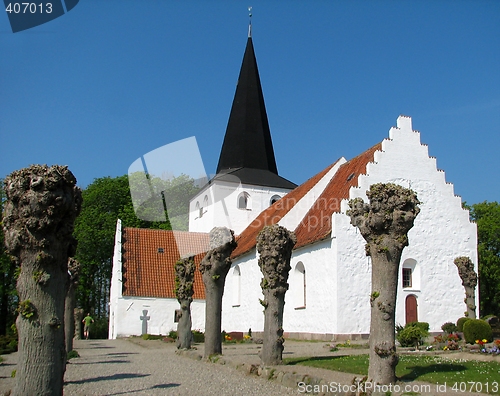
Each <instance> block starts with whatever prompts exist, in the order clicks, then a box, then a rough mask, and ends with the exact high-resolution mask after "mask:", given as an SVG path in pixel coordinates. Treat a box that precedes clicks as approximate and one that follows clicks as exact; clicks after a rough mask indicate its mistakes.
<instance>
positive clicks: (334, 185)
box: [295, 143, 382, 249]
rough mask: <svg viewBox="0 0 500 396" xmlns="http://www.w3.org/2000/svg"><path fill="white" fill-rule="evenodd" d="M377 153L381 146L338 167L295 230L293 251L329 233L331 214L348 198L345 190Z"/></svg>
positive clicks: (354, 181) (364, 171)
mask: <svg viewBox="0 0 500 396" xmlns="http://www.w3.org/2000/svg"><path fill="white" fill-rule="evenodd" d="M377 150H379V151H380V150H382V144H381V143H378V144H376V145H375V146H373V147H371V148H370V149H368V150H366V151H365V152H364V153H362V154H360V155H358V156H357V157H355V158H353V159H351V160H350V161H348V162H346V163H345V164H343V165H342V166H340V168H339V169H338V171H337V172H336V173H335V175H334V176H333V178H332V180H330V183H328V185H327V186H326V188H325V189H324V190H323V192H322V194H321V195H320V196H319V197H318V199H317V200H316V202H315V203H314V205H313V206H312V207H311V208H310V209H309V212H308V213H307V214H306V215H305V216H304V218H303V219H302V221H301V223H300V224H299V225H298V226H297V228H296V229H295V235H296V236H297V243H296V244H295V249H297V248H299V247H301V246H305V245H308V244H310V243H313V242H316V241H319V240H322V239H324V238H326V237H327V236H328V235H329V234H330V233H331V231H332V224H331V221H332V215H333V213H335V212H337V213H338V212H340V203H341V201H342V200H343V199H347V198H349V190H350V189H351V187H353V186H357V185H358V176H359V175H361V174H365V173H366V165H367V164H368V163H369V162H373V155H374V153H375V151H377Z"/></svg>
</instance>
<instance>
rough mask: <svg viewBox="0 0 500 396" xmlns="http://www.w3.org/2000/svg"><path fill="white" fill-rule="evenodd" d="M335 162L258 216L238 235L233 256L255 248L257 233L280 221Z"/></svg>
mask: <svg viewBox="0 0 500 396" xmlns="http://www.w3.org/2000/svg"><path fill="white" fill-rule="evenodd" d="M335 164H336V162H335V163H334V164H332V165H330V166H328V167H327V168H326V169H324V170H322V171H321V172H319V173H318V174H317V175H315V176H313V177H311V178H310V179H309V180H307V181H306V182H304V183H302V184H301V185H300V186H298V187H297V188H295V189H294V190H292V191H290V192H289V193H288V194H287V195H285V196H284V197H283V198H281V199H280V200H279V201H277V202H275V203H274V204H273V205H271V206H270V207H269V208H267V209H266V210H264V211H263V212H262V213H261V214H260V215H259V216H257V217H256V218H255V220H254V221H252V222H251V223H250V225H249V226H248V227H247V228H245V230H244V231H243V232H242V233H241V234H240V235H239V236H238V238H237V242H238V246H237V247H236V249H235V250H234V251H233V254H232V256H231V257H232V258H236V257H238V256H241V255H242V254H245V253H247V252H248V251H250V250H251V249H253V248H254V247H255V245H256V243H257V235H258V234H259V232H260V230H262V228H264V226H266V225H273V224H276V223H277V222H279V221H280V220H281V219H282V218H283V217H284V216H285V215H286V214H287V213H288V212H289V211H290V210H291V209H292V208H293V207H294V206H295V204H296V203H297V202H299V201H300V200H301V199H302V198H303V197H304V195H306V194H307V192H308V191H309V190H310V189H311V188H313V187H314V186H315V185H316V184H317V183H318V182H319V181H320V180H321V178H322V177H323V176H325V175H326V173H327V172H328V171H329V170H330V169H331V168H332V167H333V166H334V165H335Z"/></svg>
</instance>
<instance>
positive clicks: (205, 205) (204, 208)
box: [199, 195, 208, 217]
mask: <svg viewBox="0 0 500 396" xmlns="http://www.w3.org/2000/svg"><path fill="white" fill-rule="evenodd" d="M207 208H208V196H207V195H205V198H203V206H202V207H200V210H199V212H200V215H199V217H203V215H204V214H205V213H207Z"/></svg>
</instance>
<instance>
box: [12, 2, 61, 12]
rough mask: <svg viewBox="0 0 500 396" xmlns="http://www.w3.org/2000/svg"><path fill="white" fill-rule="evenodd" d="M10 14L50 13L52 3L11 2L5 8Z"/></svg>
mask: <svg viewBox="0 0 500 396" xmlns="http://www.w3.org/2000/svg"><path fill="white" fill-rule="evenodd" d="M5 11H7V12H8V13H9V14H10V13H12V12H13V13H14V14H50V13H52V3H9V4H7V7H6V8H5Z"/></svg>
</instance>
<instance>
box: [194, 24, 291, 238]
mask: <svg viewBox="0 0 500 396" xmlns="http://www.w3.org/2000/svg"><path fill="white" fill-rule="evenodd" d="M295 187H297V185H296V184H294V183H292V182H290V181H289V180H286V179H284V178H283V177H281V176H279V175H278V168H277V166H276V160H275V157H274V149H273V143H272V139H271V132H270V130H269V123H268V120H267V113H266V106H265V104H264V95H263V94H262V87H261V84H260V78H259V71H258V68H257V60H256V58H255V52H254V48H253V42H252V35H251V25H250V27H249V32H248V39H247V44H246V48H245V54H244V56H243V62H242V64H241V70H240V75H239V78H238V85H237V87H236V92H235V95H234V99H233V105H232V107H231V113H230V115H229V121H228V123H227V129H226V134H225V137H224V142H223V144H222V149H221V153H220V156H219V163H218V165H217V174H216V175H215V176H214V178H213V179H211V180H210V181H209V182H208V184H206V185H205V186H204V187H203V188H202V189H201V190H200V192H199V193H198V194H197V195H196V196H195V197H194V198H193V199H192V200H191V202H190V206H189V231H192V232H209V231H210V230H211V229H212V228H213V227H216V226H226V227H228V228H230V229H232V230H234V232H235V234H239V233H241V232H242V231H243V230H244V229H245V228H246V227H247V226H248V225H249V224H250V223H251V222H252V220H254V219H255V218H256V217H257V216H258V215H259V214H260V213H261V212H262V211H263V210H264V209H266V208H268V207H269V206H270V205H272V204H273V203H274V202H275V201H277V200H278V199H280V198H281V197H283V196H284V195H285V194H286V193H288V192H289V191H291V190H293V189H294V188H295Z"/></svg>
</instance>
